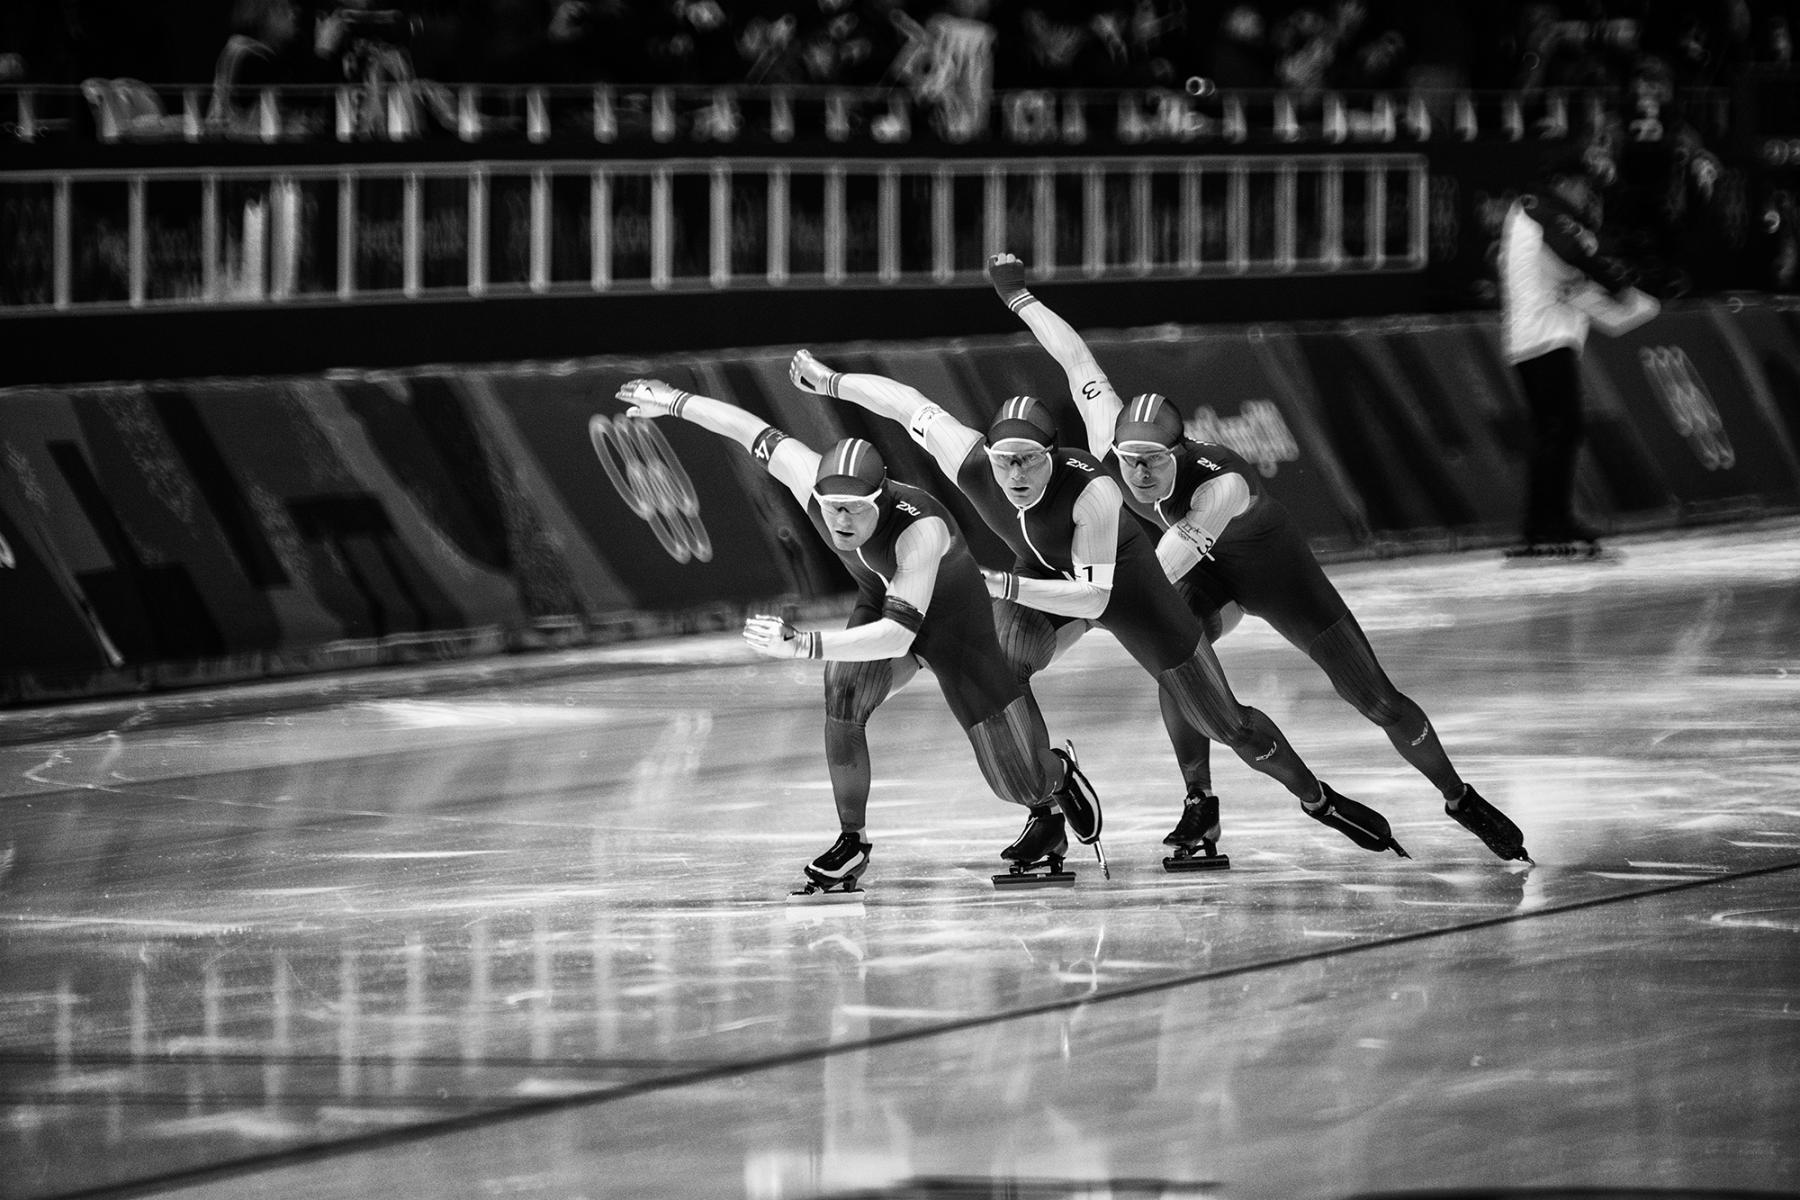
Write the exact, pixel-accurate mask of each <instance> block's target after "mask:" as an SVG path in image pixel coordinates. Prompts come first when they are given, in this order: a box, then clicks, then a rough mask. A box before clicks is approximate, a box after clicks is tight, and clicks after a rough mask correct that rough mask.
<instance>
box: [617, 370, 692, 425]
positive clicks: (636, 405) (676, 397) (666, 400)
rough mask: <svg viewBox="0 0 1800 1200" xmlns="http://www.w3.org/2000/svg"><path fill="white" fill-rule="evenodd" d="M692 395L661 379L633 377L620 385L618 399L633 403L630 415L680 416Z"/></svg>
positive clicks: (628, 410) (629, 411) (628, 414)
mask: <svg viewBox="0 0 1800 1200" xmlns="http://www.w3.org/2000/svg"><path fill="white" fill-rule="evenodd" d="M692 395H693V393H691V392H684V391H682V390H681V389H680V388H677V387H671V386H670V385H668V384H666V383H664V382H663V381H662V380H660V379H633V380H630V381H629V382H627V383H625V384H623V385H621V386H620V388H619V391H618V394H617V396H616V399H619V400H623V401H624V402H625V403H627V404H629V405H631V407H630V408H629V409H627V410H626V412H625V415H626V416H628V417H662V416H671V417H679V416H680V415H681V406H682V405H684V404H686V403H687V402H688V399H689V397H690V396H692Z"/></svg>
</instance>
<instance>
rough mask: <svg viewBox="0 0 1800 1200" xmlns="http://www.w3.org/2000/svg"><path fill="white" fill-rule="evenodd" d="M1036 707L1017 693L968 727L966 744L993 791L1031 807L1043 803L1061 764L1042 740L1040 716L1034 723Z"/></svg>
mask: <svg viewBox="0 0 1800 1200" xmlns="http://www.w3.org/2000/svg"><path fill="white" fill-rule="evenodd" d="M1035 711H1036V710H1035V706H1034V705H1032V704H1030V703H1029V702H1028V698H1027V697H1026V696H1020V697H1019V698H1018V699H1016V700H1014V701H1013V702H1012V703H1011V704H1009V705H1007V706H1006V707H1005V708H1004V709H1002V710H1000V711H999V712H997V713H995V714H994V715H993V716H991V717H988V718H987V719H986V720H983V721H979V722H977V723H976V724H974V725H971V726H969V744H970V745H971V746H973V747H974V749H975V761H976V763H978V764H979V765H980V767H981V775H982V778H984V779H986V780H987V783H988V786H989V787H991V788H993V789H994V794H995V795H997V796H999V797H1000V798H1001V799H1002V800H1005V801H1008V802H1009V803H1012V804H1019V805H1023V806H1024V807H1026V808H1030V807H1032V806H1033V805H1037V804H1042V803H1045V801H1046V797H1047V795H1048V794H1049V792H1050V791H1051V789H1052V787H1053V786H1054V784H1055V782H1056V780H1058V779H1059V778H1060V777H1061V774H1062V767H1061V764H1060V762H1059V760H1058V759H1057V758H1056V755H1055V754H1054V752H1052V751H1051V749H1050V746H1049V743H1048V741H1047V740H1046V739H1045V737H1044V735H1043V732H1042V727H1043V718H1042V717H1041V716H1039V717H1038V718H1037V722H1036V727H1035V728H1034V726H1033V720H1032V718H1033V716H1034V715H1035Z"/></svg>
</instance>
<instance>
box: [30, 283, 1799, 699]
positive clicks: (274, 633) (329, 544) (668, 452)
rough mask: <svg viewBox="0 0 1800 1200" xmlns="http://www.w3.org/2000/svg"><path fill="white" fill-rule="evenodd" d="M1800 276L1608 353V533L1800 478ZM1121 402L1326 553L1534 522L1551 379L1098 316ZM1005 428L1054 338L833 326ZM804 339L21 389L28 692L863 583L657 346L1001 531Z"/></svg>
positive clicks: (1599, 370) (1430, 358) (210, 676)
mask: <svg viewBox="0 0 1800 1200" xmlns="http://www.w3.org/2000/svg"><path fill="white" fill-rule="evenodd" d="M1797 309H1800V306H1796V305H1794V304H1793V303H1792V302H1791V301H1783V300H1771V299H1766V298H1745V297H1735V298H1731V299H1729V300H1724V301H1718V302H1709V303H1687V304H1676V305H1671V306H1670V307H1669V310H1668V311H1666V312H1665V313H1664V314H1663V315H1662V316H1660V317H1659V318H1657V319H1656V320H1655V321H1652V322H1651V323H1649V324H1648V325H1646V326H1644V327H1642V328H1641V329H1639V330H1637V331H1634V332H1633V333H1631V334H1628V335H1626V336H1624V337H1622V338H1618V339H1606V338H1602V337H1598V336H1596V337H1595V338H1594V339H1592V341H1591V342H1590V345H1589V350H1588V352H1587V354H1586V355H1585V356H1584V358H1583V365H1582V369H1583V372H1584V380H1585V382H1586V384H1587V386H1588V391H1589V396H1590V401H1591V403H1590V410H1589V416H1590V441H1589V445H1588V450H1587V452H1586V453H1585V454H1584V456H1583V460H1582V465H1581V472H1580V476H1579V493H1580V501H1581V504H1582V505H1583V507H1584V510H1585V512H1586V514H1587V515H1589V516H1591V517H1592V518H1594V519H1596V520H1598V521H1599V522H1601V523H1602V524H1603V525H1605V526H1607V527H1611V528H1638V529H1642V528H1657V527H1671V526H1675V525H1679V524H1681V523H1684V522H1688V521H1696V520H1718V519H1728V518H1730V517H1733V516H1738V515H1746V516H1748V515H1763V514H1766V513H1768V512H1770V511H1780V510H1787V509H1792V508H1794V507H1797V506H1800V457H1797V455H1796V445H1800V311H1797ZM1087 334H1088V338H1089V341H1090V343H1091V344H1092V345H1093V347H1094V350H1095V354H1096V357H1097V359H1098V360H1099V362H1100V363H1101V365H1102V367H1103V368H1104V369H1105V370H1106V371H1107V373H1108V375H1109V377H1110V378H1111V380H1112V382H1113V384H1114V386H1115V388H1116V389H1117V390H1118V391H1119V393H1120V395H1121V396H1122V397H1124V398H1126V399H1129V398H1130V397H1131V396H1133V395H1135V394H1137V393H1138V392H1142V391H1160V392H1162V393H1164V394H1165V395H1168V396H1169V397H1170V398H1171V399H1172V400H1174V401H1175V402H1176V403H1177V405H1179V406H1180V407H1181V409H1182V411H1183V413H1184V415H1185V416H1186V417H1187V419H1188V423H1189V428H1190V432H1192V433H1193V434H1194V435H1196V436H1200V437H1204V438H1207V439H1210V440H1215V441H1223V442H1225V443H1226V444H1228V445H1231V446H1232V447H1233V448H1234V449H1237V450H1238V451H1239V452H1240V453H1242V454H1244V455H1245V457H1246V458H1248V459H1250V461H1251V462H1253V463H1255V464H1256V465H1257V469H1258V471H1259V472H1260V474H1261V476H1262V479H1263V483H1264V485H1265V486H1266V487H1267V488H1268V490H1269V491H1270V492H1271V493H1272V494H1274V495H1276V496H1277V497H1279V498H1280V499H1281V500H1282V501H1283V502H1284V503H1285V504H1286V505H1287V506H1288V507H1289V508H1290V509H1291V510H1292V511H1293V512H1294V514H1295V516H1296V518H1298V519H1299V521H1300V522H1301V524H1302V526H1303V527H1304V528H1306V529H1307V530H1308V532H1309V535H1310V536H1311V538H1312V539H1313V544H1314V547H1315V549H1317V550H1318V551H1319V552H1320V553H1321V554H1322V555H1325V556H1327V557H1346V556H1359V555H1360V556H1369V555H1376V554H1383V553H1392V552H1395V551H1396V550H1397V549H1401V548H1406V547H1440V548H1454V547H1457V546H1489V547H1491V546H1493V545H1496V544H1498V543H1499V542H1501V541H1503V540H1505V539H1506V538H1507V537H1508V536H1509V534H1510V531H1511V530H1512V529H1513V528H1514V527H1515V523H1516V520H1517V514H1518V511H1519V507H1520V504H1521V496H1522V488H1523V474H1524V473H1523V454H1524V449H1525V446H1526V444H1527V437H1528V426H1527V423H1526V421H1525V408H1524V400H1523V396H1522V395H1521V394H1520V392H1519V389H1518V385H1517V381H1516V379H1515V377H1514V375H1513V372H1512V370H1511V368H1510V367H1509V366H1507V364H1506V363H1505V361H1504V359H1503V358H1502V356H1501V353H1500V346H1499V337H1498V329H1497V324H1496V321H1495V319H1494V318H1493V316H1492V315H1491V314H1478V315H1470V316H1467V317H1461V318H1458V317H1420V318H1396V319H1392V320H1386V321H1361V322H1356V323H1351V324H1341V325H1331V326H1320V325H1314V326H1303V327H1289V326H1276V325H1264V326H1256V327H1240V328H1192V327H1179V326H1162V327H1155V328H1145V329H1135V330H1105V329H1099V330H1090V331H1087ZM812 349H814V350H815V352H816V353H818V354H819V356H820V357H821V358H822V359H824V360H825V361H826V362H827V363H828V364H830V365H831V366H833V367H834V368H836V369H839V370H844V371H851V372H855V371H874V372H878V373H881V374H884V375H889V376H892V377H894V378H896V379H899V380H901V381H902V382H905V383H908V384H911V385H912V386H914V387H917V388H918V389H919V390H920V391H921V392H923V393H924V394H925V395H927V396H928V397H929V398H931V399H932V400H933V401H935V402H937V403H939V404H941V405H943V406H944V408H945V409H946V410H947V411H949V412H950V413H951V414H952V415H954V416H956V417H957V419H959V420H961V421H963V422H965V423H967V424H970V425H971V426H974V427H977V428H979V427H983V426H985V424H986V422H987V420H988V419H989V418H990V417H991V415H992V413H993V412H994V411H995V410H996V409H997V408H998V406H999V405H1000V404H1001V403H1003V402H1004V401H1005V400H1006V399H1008V398H1009V397H1011V396H1013V395H1019V394H1031V395H1038V396H1040V397H1041V398H1043V399H1044V400H1045V401H1047V402H1048V403H1049V404H1050V405H1051V407H1052V409H1053V410H1054V411H1055V412H1056V413H1057V414H1058V419H1059V420H1060V421H1061V422H1062V423H1063V428H1062V438H1063V441H1064V442H1065V443H1067V444H1074V445H1080V444H1083V443H1084V442H1085V438H1084V437H1083V431H1082V430H1081V427H1080V419H1079V415H1078V413H1077V411H1076V409H1075V407H1074V405H1073V403H1072V401H1071V400H1070V397H1069V395H1068V383H1067V381H1066V380H1065V379H1064V378H1063V376H1062V373H1061V371H1060V369H1059V368H1058V367H1057V366H1056V364H1055V363H1054V362H1053V361H1052V360H1051V359H1050V358H1049V356H1048V355H1047V354H1045V353H1044V352H1043V350H1042V349H1041V348H1040V347H1038V346H1037V344H1036V343H1035V342H1034V341H1033V340H1032V339H1031V337H1030V336H1029V335H1028V334H1024V333H1020V334H1017V335H1013V336H1006V337H989V338H980V339H962V340H956V341H951V342H937V343H931V344H918V343H913V344H895V343H889V344H881V343H874V342H867V343H847V344H838V345H825V346H814V347H812ZM792 350H793V347H771V348H767V349H760V350H751V351H745V352H739V353H730V354H714V355H708V356H703V357H694V356H682V357H670V358H661V359H659V358H647V359H646V358H638V359H626V358H609V359H584V360H577V361H567V362H555V363H546V362H534V363H519V364H504V365H494V366H486V367H475V368H443V367H421V368H417V369H415V370H410V371H383V372H334V373H331V374H328V375H325V376H307V377H292V378H244V379H196V380H182V381H159V382H154V383H148V382H126V383H119V384H110V385H93V386H80V387H70V388H44V387H36V388H17V389H10V390H6V391H3V392H0V703H8V704H19V703H34V702H43V701H51V700H58V699H72V698H77V697H82V696H93V695H105V694H118V693H128V692H133V691H144V690H151V689H161V688H170V687H178V686H190V685H195V684H201V683H215V682H216V683H230V682H237V681H242V680H248V679H257V678H266V677H272V676H282V675H294V674H300V673H307V672H318V671H327V670H334V669H340V668H348V667H366V666H374V665H380V664H388V663H402V662H417V661H429V660H434V659H449V658H461V657H469V656H480V655H493V654H500V653H504V652H507V651H512V650H524V649H532V648H536V647H543V646H566V645H580V644H591V643H594V642H597V641H604V640H612V639H615V638H620V637H629V636H638V635H643V634H662V633H672V632H679V631H683V630H688V629H697V628H712V629H723V628H729V627H731V626H733V625H734V624H735V622H736V621H737V620H739V619H741V616H742V615H743V613H745V612H747V611H751V610H752V609H771V610H777V611H795V610H801V611H807V610H812V611H832V610H833V608H834V606H837V607H841V605H842V602H843V600H844V598H845V596H846V595H847V593H848V591H849V577H848V575H847V573H846V572H845V571H844V569H843V567H842V565H841V564H840V563H839V562H838V560H837V559H836V557H835V555H833V554H831V553H830V552H828V551H827V550H825V548H824V547H822V546H821V545H820V544H819V542H818V539H817V537H816V536H815V535H814V533H813V531H812V528H811V526H810V524H809V523H808V521H807V519H806V517H805V514H804V512H803V511H802V510H801V508H800V507H799V506H798V505H796V504H795V503H794V501H793V498H792V497H791V496H790V495H789V494H788V492H787V490H786V488H784V487H783V486H781V485H780V484H779V483H777V482H776V481H774V480H773V479H772V478H770V477H769V476H768V474H767V473H766V471H765V470H764V469H763V468H762V466H761V465H760V464H758V463H756V462H755V461H754V460H752V458H751V457H750V456H749V455H748V454H747V453H745V452H744V451H743V450H742V449H741V448H739V447H738V446H736V445H735V444H733V443H731V442H728V441H727V440H725V439H723V438H720V437H717V436H716V435H713V434H711V433H708V432H706V431H705V430H702V429H699V428H697V427H695V426H692V425H689V424H687V423H685V422H679V421H669V420H663V421H657V422H641V421H630V420H628V419H627V418H626V417H625V415H624V412H625V406H624V405H623V404H622V403H620V402H618V401H617V400H616V399H615V398H614V394H615V393H616V391H617V389H618V387H619V385H620V384H621V383H623V382H625V381H626V380H628V379H631V378H634V377H638V376H658V377H661V378H664V379H666V380H668V381H669V382H671V383H674V384H676V385H677V386H680V387H685V388H688V389H690V390H693V391H697V392H701V393H704V394H709V395H715V396H718V397H719V398H721V399H725V400H729V401H731V402H733V403H736V404H739V405H741V406H743V407H744V408H746V409H749V410H750V411H752V412H754V413H756V414H757V415H759V416H761V417H762V418H763V419H765V420H767V421H769V422H770V423H771V424H773V425H776V426H777V427H779V428H781V429H783V430H785V431H786V432H788V433H789V434H790V435H791V436H794V437H797V438H800V439H801V440H803V441H805V442H806V443H807V444H808V445H811V446H813V447H814V448H815V449H818V450H821V451H822V450H824V449H826V448H827V447H828V446H829V445H830V444H831V443H832V442H834V441H836V440H837V439H839V438H841V437H846V436H858V437H865V438H867V439H869V440H870V441H871V442H873V443H874V444H875V445H876V446H877V447H878V448H879V449H880V450H881V452H882V454H883V456H884V457H886V458H887V460H888V463H889V467H890V470H891V472H892V473H893V475H894V476H895V477H896V478H900V479H904V480H907V481H909V482H914V483H918V484H921V485H923V486H925V487H927V488H930V489H931V490H933V491H935V492H936V493H937V494H938V495H940V496H942V497H943V498H944V499H945V501H946V502H947V503H948V504H949V505H950V507H951V510H952V512H953V513H954V514H955V515H956V516H957V518H958V519H959V520H960V521H961V522H962V523H963V524H964V526H965V529H966V532H967V533H968V535H969V540H970V543H971V545H972V546H973V547H974V548H975V550H976V553H977V554H978V556H980V557H982V558H983V559H984V560H985V561H989V562H994V563H1000V562H1004V561H1005V557H1006V556H1005V554H1004V551H1003V550H1002V548H1001V547H1000V543H999V541H998V539H997V538H995V537H994V536H993V535H992V533H991V532H990V531H988V530H986V529H985V528H984V527H983V526H982V524H981V522H980V521H979V519H978V518H977V517H976V516H975V514H974V512H973V510H972V509H971V508H970V507H969V505H968V504H967V502H966V501H963V500H962V498H961V497H960V495H958V494H957V493H956V492H955V490H954V489H953V488H951V487H949V486H948V484H947V482H946V481H945V480H943V479H942V477H941V474H940V473H939V472H938V470H937V468H936V465H935V464H934V463H933V462H931V460H930V459H929V457H928V456H927V455H926V454H925V453H924V451H923V450H921V449H920V448H919V447H918V446H916V445H914V444H913V442H912V440H911V438H910V437H909V436H908V435H907V432H906V430H905V429H904V428H902V427H901V426H900V425H898V424H896V423H894V422H891V421H887V420H883V419H879V418H876V417H874V416H873V415H872V414H869V413H867V412H865V411H863V410H862V409H860V408H858V407H857V406H855V405H854V404H851V403H848V402H845V401H835V400H829V399H826V398H821V397H817V396H812V395H809V394H805V393H802V392H799V391H797V390H796V389H795V388H794V387H793V386H792V385H791V384H790V382H789V380H788V376H787V369H788V360H789V357H790V355H791V353H792Z"/></svg>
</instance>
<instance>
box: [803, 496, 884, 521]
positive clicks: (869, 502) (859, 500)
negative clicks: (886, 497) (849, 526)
mask: <svg viewBox="0 0 1800 1200" xmlns="http://www.w3.org/2000/svg"><path fill="white" fill-rule="evenodd" d="M813 499H814V500H817V501H818V502H819V507H820V508H822V509H824V510H825V511H827V512H845V513H849V514H851V515H852V516H861V515H862V514H864V513H872V512H874V511H875V497H874V496H842V495H830V494H828V493H825V492H814V493H813Z"/></svg>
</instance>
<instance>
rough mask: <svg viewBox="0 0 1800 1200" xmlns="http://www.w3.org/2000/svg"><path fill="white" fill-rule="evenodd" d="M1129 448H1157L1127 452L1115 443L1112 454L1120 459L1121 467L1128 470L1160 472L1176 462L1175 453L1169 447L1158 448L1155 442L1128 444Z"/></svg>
mask: <svg viewBox="0 0 1800 1200" xmlns="http://www.w3.org/2000/svg"><path fill="white" fill-rule="evenodd" d="M1125 444H1126V445H1127V446H1155V447H1156V448H1155V449H1153V450H1126V449H1124V448H1123V447H1121V446H1120V445H1119V444H1118V443H1116V442H1115V443H1113V448H1112V452H1113V453H1114V454H1116V455H1118V457H1119V465H1120V466H1121V467H1125V468H1127V469H1129V468H1131V467H1148V468H1150V469H1151V470H1152V471H1160V470H1162V468H1164V467H1166V466H1168V465H1169V464H1170V463H1171V462H1174V461H1175V452H1174V451H1173V450H1171V449H1169V448H1168V447H1167V446H1156V444H1155V443H1154V442H1127V443H1125Z"/></svg>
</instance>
